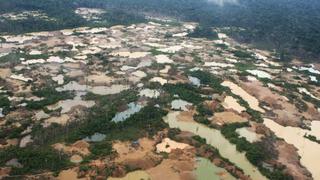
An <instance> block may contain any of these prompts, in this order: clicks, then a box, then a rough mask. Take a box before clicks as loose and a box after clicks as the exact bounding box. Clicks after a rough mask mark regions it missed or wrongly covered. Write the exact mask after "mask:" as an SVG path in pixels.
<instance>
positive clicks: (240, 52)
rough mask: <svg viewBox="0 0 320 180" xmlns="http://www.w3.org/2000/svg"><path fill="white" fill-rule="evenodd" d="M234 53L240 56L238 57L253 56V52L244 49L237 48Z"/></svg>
mask: <svg viewBox="0 0 320 180" xmlns="http://www.w3.org/2000/svg"><path fill="white" fill-rule="evenodd" d="M233 54H234V55H235V56H236V57H238V58H244V59H246V58H252V55H251V53H249V52H247V51H243V50H237V51H233Z"/></svg>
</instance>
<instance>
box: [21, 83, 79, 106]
mask: <svg viewBox="0 0 320 180" xmlns="http://www.w3.org/2000/svg"><path fill="white" fill-rule="evenodd" d="M33 94H34V95H35V96H38V97H42V98H44V99H43V100H40V101H28V102H27V107H28V108H30V109H41V108H43V107H45V106H47V105H50V104H55V103H57V102H58V101H60V100H65V99H72V98H73V93H70V92H58V91H56V90H55V89H54V88H53V87H45V88H43V89H40V90H37V91H35V92H33Z"/></svg>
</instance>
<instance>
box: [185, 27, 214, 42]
mask: <svg viewBox="0 0 320 180" xmlns="http://www.w3.org/2000/svg"><path fill="white" fill-rule="evenodd" d="M188 36H189V37H193V38H207V39H218V34H217V32H215V31H213V30H212V28H211V27H209V26H197V27H196V29H195V30H194V31H193V32H191V33H189V34H188Z"/></svg>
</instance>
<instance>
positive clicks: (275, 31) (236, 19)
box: [0, 0, 320, 57]
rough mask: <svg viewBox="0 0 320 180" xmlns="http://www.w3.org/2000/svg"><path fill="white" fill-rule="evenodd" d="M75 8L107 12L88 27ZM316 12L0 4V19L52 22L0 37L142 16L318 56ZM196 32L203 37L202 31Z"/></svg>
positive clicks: (63, 2)
mask: <svg viewBox="0 0 320 180" xmlns="http://www.w3.org/2000/svg"><path fill="white" fill-rule="evenodd" d="M77 7H92V8H103V9H107V12H108V13H106V14H105V15H104V16H103V18H104V19H105V21H103V22H104V23H102V24H99V23H91V22H88V21H86V20H84V19H83V18H81V17H80V16H78V15H76V14H75V13H74V10H75V9H76V8H77ZM319 7H320V2H319V1H317V0H309V1H299V0H285V1H278V0H268V1H259V0H238V3H231V4H230V3H226V4H224V5H223V6H220V5H217V4H215V3H212V2H210V1H207V0H198V1H194V0H183V1H180V0H160V1H159V0H135V1H131V0H109V1H105V0H74V1H68V0H28V1H24V0H14V1H7V0H0V14H1V13H7V12H12V11H13V12H20V11H24V10H29V11H30V10H40V11H42V12H45V13H47V14H48V15H49V17H53V18H55V19H56V21H52V22H51V21H43V20H39V19H34V18H29V19H28V20H23V21H7V20H4V21H0V32H10V33H20V32H27V31H41V30H53V29H59V28H60V29H61V28H70V27H77V26H83V25H112V24H129V23H135V22H141V21H144V18H143V16H144V15H150V14H151V15H160V16H161V15H162V16H170V17H175V18H177V19H179V20H186V21H195V22H199V23H200V24H202V26H203V27H208V26H214V27H226V26H228V27H231V28H227V29H225V30H224V31H226V32H227V33H229V34H230V35H232V36H234V37H235V38H237V39H238V40H240V41H243V42H248V43H254V44H255V45H257V46H259V47H262V48H272V49H276V50H277V52H278V55H279V57H284V55H286V54H288V52H290V53H294V54H296V55H300V56H308V57H319V55H320V31H319V29H320V19H319V17H320V11H319ZM199 30H200V29H199ZM203 30H204V31H203ZM200 32H201V31H200ZM202 32H204V34H207V33H208V32H207V31H206V30H205V29H202Z"/></svg>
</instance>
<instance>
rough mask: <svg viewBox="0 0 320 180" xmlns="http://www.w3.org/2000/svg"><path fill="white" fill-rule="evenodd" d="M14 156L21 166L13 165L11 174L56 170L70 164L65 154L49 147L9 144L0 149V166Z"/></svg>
mask: <svg viewBox="0 0 320 180" xmlns="http://www.w3.org/2000/svg"><path fill="white" fill-rule="evenodd" d="M14 158H16V159H18V162H19V163H21V165H22V167H19V168H18V167H13V172H12V173H11V174H25V173H39V172H42V171H43V170H50V171H58V170H60V169H62V168H65V167H67V166H68V165H70V164H69V160H68V159H67V157H66V155H64V154H62V153H59V152H57V151H55V150H53V149H52V148H50V147H41V148H39V147H34V148H31V147H28V148H19V147H13V146H11V147H9V148H7V149H2V150H0V165H1V166H3V165H4V164H5V163H6V162H7V161H9V160H11V159H14Z"/></svg>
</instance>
